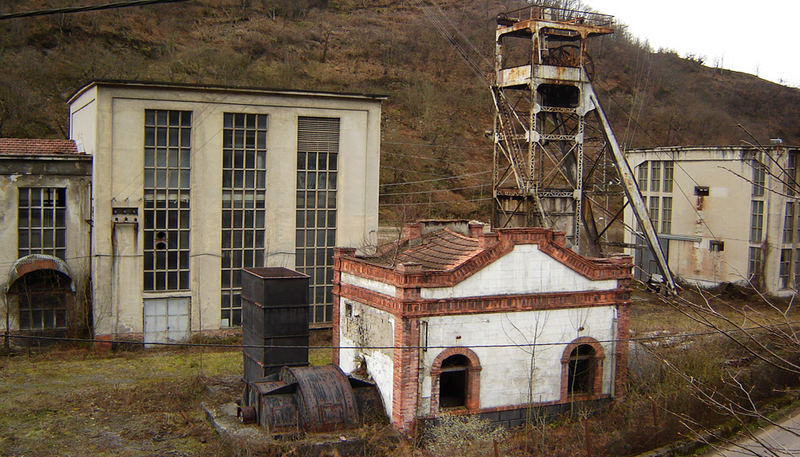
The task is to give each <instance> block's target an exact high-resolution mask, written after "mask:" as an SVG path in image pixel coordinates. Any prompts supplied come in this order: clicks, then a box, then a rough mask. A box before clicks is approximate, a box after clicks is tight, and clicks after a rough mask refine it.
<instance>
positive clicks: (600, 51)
mask: <svg viewBox="0 0 800 457" xmlns="http://www.w3.org/2000/svg"><path fill="white" fill-rule="evenodd" d="M92 3H105V2H104V1H101V0H86V1H84V2H82V4H92ZM423 3H424V2H422V1H419V0H411V1H398V0H337V1H334V0H301V1H297V2H290V1H287V0H272V1H271V0H192V1H190V2H187V3H179V4H167V5H151V6H146V7H136V8H126V9H118V10H109V11H100V12H91V13H80V14H71V15H53V16H43V17H34V18H26V19H13V20H6V21H2V22H0V34H2V37H3V38H2V39H0V64H2V67H3V68H4V71H3V72H2V74H0V136H7V137H44V138H58V137H65V136H66V135H67V125H66V121H67V116H66V106H65V101H66V99H67V98H68V97H69V95H70V94H71V93H72V92H73V91H74V90H75V89H77V88H78V87H80V86H81V85H82V84H83V83H85V82H87V81H89V80H92V79H137V80H153V81H174V82H185V83H213V84H224V85H234V86H259V87H270V88H292V89H316V90H334V91H349V92H366V93H381V94H386V95H388V96H389V100H388V101H387V102H386V104H385V105H384V118H383V143H382V157H381V182H382V183H383V184H399V183H408V184H403V185H388V186H384V187H382V192H383V194H385V195H383V196H382V200H381V202H382V204H383V205H384V206H382V210H381V216H382V218H383V220H382V222H393V221H401V220H410V219H414V218H418V217H432V216H449V217H480V218H483V219H486V218H487V215H488V212H489V202H488V201H487V200H485V198H486V197H488V196H490V195H491V178H490V175H489V173H488V171H489V170H491V144H490V142H489V140H488V139H487V138H486V137H485V131H487V130H490V129H491V126H492V109H491V105H490V103H491V101H490V96H489V92H488V90H487V88H486V87H484V86H483V85H482V84H481V83H480V81H479V79H478V78H476V77H475V75H473V74H472V73H471V72H470V70H469V68H468V67H467V66H466V65H465V64H464V63H463V62H462V61H461V58H460V57H459V56H458V54H457V53H456V52H455V51H454V50H453V49H452V48H451V47H450V46H449V45H448V43H447V42H446V41H445V40H444V39H442V38H441V37H440V36H439V35H438V33H437V32H436V30H435V28H434V27H433V25H432V23H431V21H430V17H428V16H429V15H428V14H426V12H425V10H424V9H422V8H421V6H422V5H423ZM517 3H518V2H514V1H511V0H481V1H479V0H463V1H454V0H447V1H442V2H440V4H441V5H442V6H443V8H444V11H445V12H446V14H447V17H448V18H449V19H450V20H451V21H452V22H453V23H455V24H458V25H459V27H460V28H461V30H463V32H464V33H465V34H466V35H467V36H468V37H469V39H470V40H471V41H472V43H474V44H475V46H476V47H477V48H478V49H479V50H481V51H482V52H483V53H484V54H485V56H486V57H487V58H488V59H489V60H491V59H492V58H493V57H492V56H493V50H494V47H493V37H494V17H495V16H496V14H497V13H499V12H501V11H504V10H506V9H510V8H513V7H516V6H517ZM73 4H74V3H73V2H69V1H67V0H36V1H26V2H19V3H15V4H13V5H4V7H3V9H4V11H3V13H7V12H11V11H23V10H33V9H38V8H54V7H59V6H66V5H73ZM591 54H592V56H593V60H594V63H595V83H596V84H595V86H596V90H597V91H598V93H599V95H600V97H601V100H602V101H603V103H604V106H605V109H606V111H607V113H608V114H609V116H610V117H611V120H612V124H613V126H614V128H615V132H616V134H617V137H618V139H619V140H620V142H621V143H622V144H623V146H624V147H643V146H655V145H692V144H695V145H696V144H718V143H739V142H740V141H741V140H743V139H747V137H746V135H745V134H744V132H743V131H742V130H741V129H739V128H738V127H737V126H736V125H737V124H742V125H743V126H745V127H746V128H747V129H748V130H749V131H750V132H752V133H753V134H754V135H755V136H756V137H757V138H758V139H759V140H760V141H766V140H767V139H768V138H771V137H782V138H784V139H785V140H786V141H787V142H789V143H795V144H797V143H800V125H799V124H797V122H796V119H798V118H799V117H800V90H797V89H793V88H787V87H783V86H780V85H777V84H773V83H770V82H767V81H764V80H761V79H759V78H757V77H755V76H751V75H747V74H742V73H736V72H731V71H726V70H719V69H715V68H709V67H706V66H703V65H702V64H701V62H698V61H697V60H687V59H682V58H680V57H679V56H677V55H675V54H673V53H668V52H661V53H659V52H652V51H651V50H649V49H647V48H646V47H644V46H642V45H640V44H639V43H637V42H636V41H635V40H633V39H632V38H631V37H629V36H628V35H627V34H626V33H625V32H624V27H622V28H621V29H620V31H618V33H617V34H615V35H614V36H611V37H604V38H599V39H597V40H596V41H595V43H593V49H592V51H591ZM629 113H633V115H630V114H629ZM455 175H458V176H461V177H460V178H459V179H439V178H446V177H450V176H455ZM436 179H438V180H436ZM431 180H436V181H431ZM418 181H426V182H418ZM432 189H442V190H441V191H439V192H430V190H432ZM448 189H450V190H448ZM452 189H455V190H452ZM388 194H394V195H388ZM442 202H444V203H442ZM408 203H411V204H408Z"/></svg>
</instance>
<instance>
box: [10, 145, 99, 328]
mask: <svg viewBox="0 0 800 457" xmlns="http://www.w3.org/2000/svg"><path fill="white" fill-rule="evenodd" d="M91 174H92V157H91V156H90V155H88V154H86V153H84V152H83V150H82V149H81V148H80V145H79V144H76V142H74V141H71V140H40V139H15V138H0V247H1V248H0V267H2V269H3V274H2V275H1V276H0V293H2V294H3V297H2V299H3V307H2V308H3V316H2V317H0V328H2V329H4V330H6V329H7V330H9V331H10V332H12V333H15V334H32V335H50V336H64V335H69V336H79V335H83V334H84V333H85V332H86V330H87V329H88V328H89V326H90V323H91V321H90V319H91V317H90V315H89V312H90V308H89V303H90V300H89V297H88V286H89V282H90V281H89V271H90V270H89V266H90V262H89V252H90V250H89V233H90V232H91V224H90V219H91V211H90V189H91ZM17 341H18V342H21V343H23V342H25V341H26V340H17Z"/></svg>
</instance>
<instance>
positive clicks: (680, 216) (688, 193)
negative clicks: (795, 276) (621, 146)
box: [624, 146, 800, 296]
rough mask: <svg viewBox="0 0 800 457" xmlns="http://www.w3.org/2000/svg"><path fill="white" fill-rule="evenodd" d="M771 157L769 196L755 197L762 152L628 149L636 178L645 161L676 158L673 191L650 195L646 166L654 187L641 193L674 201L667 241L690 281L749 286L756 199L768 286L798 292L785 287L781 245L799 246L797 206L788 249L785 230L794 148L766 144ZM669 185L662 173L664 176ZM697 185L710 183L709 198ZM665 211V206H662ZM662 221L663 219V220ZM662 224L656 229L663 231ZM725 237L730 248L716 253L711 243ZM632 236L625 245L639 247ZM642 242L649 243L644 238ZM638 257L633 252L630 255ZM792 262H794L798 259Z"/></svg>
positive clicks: (628, 213) (676, 269) (677, 269)
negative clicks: (757, 157) (757, 158)
mask: <svg viewBox="0 0 800 457" xmlns="http://www.w3.org/2000/svg"><path fill="white" fill-rule="evenodd" d="M766 150H767V151H768V153H769V155H770V156H771V159H767V158H763V159H762V162H763V163H764V165H765V166H768V167H769V168H770V170H769V171H768V172H767V173H766V176H765V186H766V189H765V192H764V195H763V197H762V196H757V197H753V183H752V179H753V167H752V164H751V161H752V159H753V157H754V154H755V153H756V152H758V151H757V150H756V149H755V148H751V147H746V146H699V147H662V148H654V149H637V150H629V151H628V152H627V153H626V155H627V158H628V163H629V164H630V166H631V168H632V169H633V171H634V174H635V175H636V177H637V178H638V172H637V170H636V167H638V166H639V165H640V164H642V163H644V162H647V161H673V162H674V169H673V172H674V176H673V191H672V192H671V193H669V192H651V191H650V190H649V187H650V186H649V178H650V177H651V176H650V168H649V164H648V189H642V195H643V196H644V197H645V200H646V201H647V199H648V198H649V197H653V196H660V197H662V198H663V197H665V196H666V197H669V196H671V197H672V227H671V230H670V232H671V233H670V234H667V235H664V238H666V239H668V240H669V241H668V242H669V259H668V262H669V266H670V269H671V270H672V271H673V273H675V275H676V276H679V277H680V278H681V279H683V280H684V281H687V282H690V283H696V284H699V285H703V286H713V285H716V284H719V283H721V282H733V283H740V284H746V283H747V272H748V251H749V247H750V246H758V245H759V244H760V243H759V242H755V243H752V242H750V224H751V201H752V200H754V199H755V200H761V201H763V202H764V218H763V231H764V239H765V240H766V242H767V249H766V252H765V253H764V254H765V260H764V262H765V263H764V272H763V273H764V286H765V287H766V289H767V291H768V292H769V293H773V294H776V295H784V296H788V295H791V294H793V293H795V292H794V290H792V289H780V285H779V270H780V268H779V264H780V250H781V248H792V249H796V248H797V247H798V246H800V245H798V244H797V241H798V240H797V238H796V236H797V233H796V231H797V213H798V209H797V208H795V214H794V218H795V227H794V230H795V238H794V243H793V244H789V243H787V244H784V243H783V242H782V238H783V226H784V217H785V208H786V202H787V201H788V202H793V201H794V197H787V196H785V195H783V194H784V193H785V185H784V183H783V181H784V180H785V178H783V177H782V176H784V175H783V173H782V172H781V171H780V170H779V169H778V164H780V167H784V168H785V167H787V162H788V156H789V151H795V150H796V148H794V147H791V146H768V147H767V148H766ZM661 178H662V182H663V170H662V173H661ZM695 186H707V187H708V188H709V194H708V196H705V197H698V196H696V195H695V194H694V190H695ZM659 208H663V205H659ZM624 214H625V216H624V217H625V223H626V224H628V225H631V226H636V221H635V217H634V214H633V211H632V210H631V208H630V207H627V208H626V209H625V213H624ZM659 222H660V218H659ZM660 225H661V224H659V227H657V231H658V232H659V234H661V227H660ZM715 239H716V240H721V241H723V242H724V243H725V248H724V250H723V251H721V252H712V251H711V249H710V241H711V240H715ZM636 241H637V240H635V239H634V235H633V234H631V233H630V232H629V231H626V232H625V242H626V243H635V242H636ZM639 243H640V244H643V240H642V241H639ZM628 253H629V254H631V255H634V252H633V250H632V249H631V250H629V252H628ZM793 261H794V260H793Z"/></svg>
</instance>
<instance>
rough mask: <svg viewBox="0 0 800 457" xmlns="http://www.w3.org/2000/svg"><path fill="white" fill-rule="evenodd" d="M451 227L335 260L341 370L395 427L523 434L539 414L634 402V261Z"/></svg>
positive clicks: (531, 232) (555, 242) (545, 240)
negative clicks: (488, 428)
mask: <svg viewBox="0 0 800 457" xmlns="http://www.w3.org/2000/svg"><path fill="white" fill-rule="evenodd" d="M449 225H450V227H444V228H442V227H441V226H439V227H436V228H435V229H433V228H431V227H429V226H426V225H422V224H416V225H413V226H409V227H407V230H406V233H405V236H404V238H403V240H401V241H399V242H397V243H393V244H391V245H388V246H385V247H383V248H381V249H380V250H379V252H378V254H377V255H376V256H372V257H360V256H357V255H356V252H355V250H348V249H337V253H336V256H335V258H334V264H335V273H334V275H335V281H334V282H335V288H334V304H335V308H334V330H333V337H334V346H340V347H341V349H339V350H338V351H337V352H336V353H335V355H334V359H335V363H337V364H338V365H339V367H341V368H342V370H343V371H344V372H346V373H350V372H362V373H363V372H366V374H368V375H369V376H370V377H371V378H372V379H373V380H374V381H375V382H376V384H377V386H378V389H379V390H380V392H381V395H382V397H383V401H384V405H385V407H386V411H387V414H388V415H389V417H390V419H391V421H392V423H393V424H394V425H395V426H396V427H397V428H399V429H400V430H402V431H404V432H410V431H412V430H413V429H414V427H415V424H416V422H417V421H418V420H426V419H431V418H436V417H437V416H439V415H441V414H451V413H454V414H477V415H480V416H482V417H484V418H486V419H489V420H490V421H493V422H496V423H502V424H505V425H509V426H514V425H518V424H520V423H522V422H523V421H524V420H525V418H526V413H527V412H528V411H529V409H530V407H541V408H555V409H558V408H561V407H563V406H564V405H568V404H570V403H572V402H575V401H591V402H597V401H603V400H608V399H612V398H618V397H621V396H622V394H623V385H624V379H625V375H626V372H627V350H628V349H627V338H628V321H629V317H628V306H629V303H630V289H629V286H630V278H631V276H630V275H631V271H630V270H631V259H630V258H629V257H614V258H611V259H589V258H585V257H582V256H580V255H578V254H576V253H575V252H573V251H572V250H570V249H567V248H565V247H564V244H565V237H564V234H563V233H562V232H554V231H552V230H548V229H541V228H524V229H499V230H497V231H496V232H493V233H483V227H482V225H480V224H470V225H469V227H467V223H466V222H463V223H452V224H449ZM459 226H460V227H459ZM467 228H468V229H467ZM429 230H430V231H429Z"/></svg>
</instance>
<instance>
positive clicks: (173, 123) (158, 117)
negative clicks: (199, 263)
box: [143, 109, 192, 292]
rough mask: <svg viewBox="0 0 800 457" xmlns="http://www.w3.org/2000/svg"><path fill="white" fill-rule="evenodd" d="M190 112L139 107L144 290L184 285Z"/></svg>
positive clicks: (186, 273) (186, 286) (186, 283)
mask: <svg viewBox="0 0 800 457" xmlns="http://www.w3.org/2000/svg"><path fill="white" fill-rule="evenodd" d="M191 130H192V112H191V111H166V110H150V109H148V110H145V112H144V231H143V235H144V264H143V267H144V268H143V270H144V290H145V291H148V292H152V291H167V290H189V216H190V214H189V211H190V205H189V202H190V198H189V195H190V184H191V183H190V173H191Z"/></svg>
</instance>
